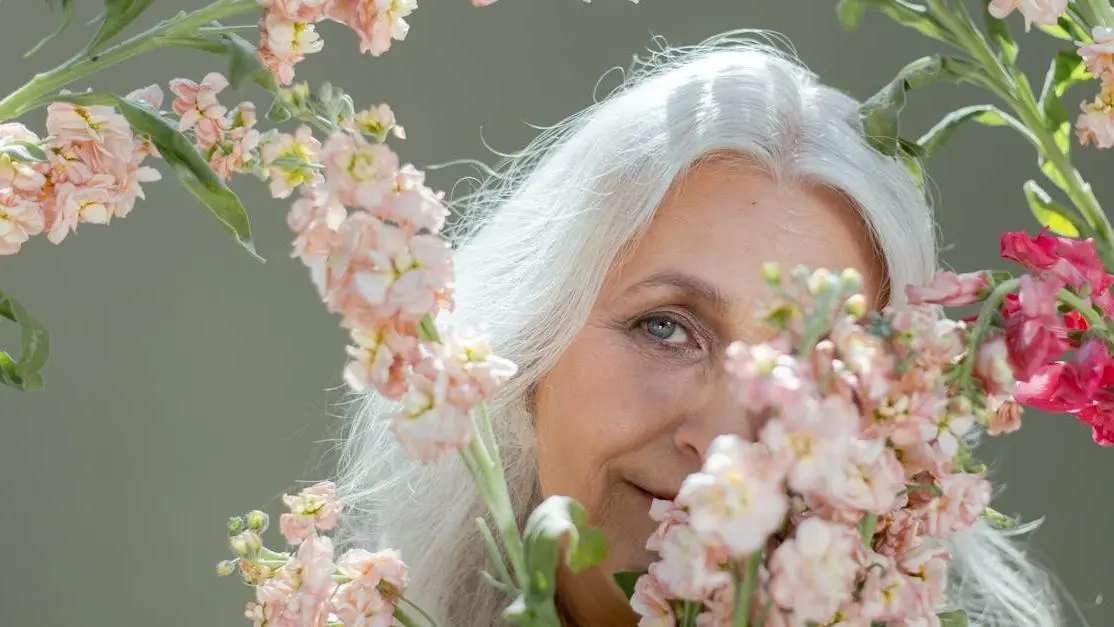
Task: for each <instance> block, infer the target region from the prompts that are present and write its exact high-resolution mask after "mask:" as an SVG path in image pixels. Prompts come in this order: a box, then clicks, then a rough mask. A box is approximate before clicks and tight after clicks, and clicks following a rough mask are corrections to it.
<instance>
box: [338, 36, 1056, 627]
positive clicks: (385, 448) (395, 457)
mask: <svg viewBox="0 0 1114 627" xmlns="http://www.w3.org/2000/svg"><path fill="white" fill-rule="evenodd" d="M858 106H859V103H857V102H856V101H855V100H854V99H852V98H850V97H849V96H847V95H845V94H843V93H841V92H839V91H837V90H835V89H832V88H830V87H826V86H824V85H822V84H820V83H819V82H818V81H817V79H816V77H815V76H814V75H813V74H812V73H810V72H809V71H808V70H807V69H806V68H804V67H803V66H802V65H801V64H800V63H799V62H797V61H796V60H795V58H794V57H793V56H792V55H791V54H789V53H785V52H782V51H780V50H779V49H778V48H776V47H774V46H771V45H769V44H768V43H766V42H762V41H757V40H755V39H753V38H752V37H746V36H740V33H732V34H727V35H722V36H719V37H716V38H713V39H711V40H708V41H705V42H703V43H701V44H699V45H696V46H693V47H686V48H670V47H664V46H663V47H662V49H661V50H658V51H654V52H653V53H652V54H651V55H650V56H649V58H647V59H645V60H641V61H636V63H635V64H634V66H633V68H632V70H631V71H630V72H629V73H628V76H627V77H626V79H625V80H624V81H623V84H622V85H621V86H620V87H619V88H617V89H616V90H615V91H614V92H613V93H611V94H609V95H608V96H607V97H606V98H604V99H603V100H602V101H600V102H597V103H596V104H594V105H592V106H590V107H588V108H587V109H585V110H584V111H582V112H580V113H579V114H577V115H574V116H573V117H571V118H569V119H567V120H565V121H564V122H562V123H561V124H559V125H557V126H555V127H553V128H550V129H547V130H546V131H544V132H543V133H542V134H541V135H540V136H539V137H538V138H537V139H536V140H535V141H534V142H533V143H531V144H530V145H529V146H528V147H527V148H526V149H525V150H524V151H523V152H521V153H520V154H518V155H515V156H513V157H511V158H508V159H507V160H505V162H504V163H503V164H502V167H501V168H500V169H499V173H498V174H497V175H495V176H492V177H489V178H488V180H487V181H485V184H484V186H483V187H482V188H481V189H480V190H479V191H478V192H477V193H476V194H474V195H472V196H471V197H470V198H468V199H467V203H466V204H467V207H465V209H466V213H465V215H464V216H463V218H462V221H461V223H460V233H459V234H460V236H461V237H460V241H459V242H458V252H457V253H456V256H455V267H456V309H455V311H454V313H453V314H452V316H453V317H454V319H457V320H459V321H461V322H464V323H466V324H471V325H476V326H479V327H480V328H481V329H482V330H483V331H484V332H485V333H486V335H487V336H488V337H489V338H490V341H491V344H492V347H493V349H494V351H495V352H496V353H497V354H499V355H501V356H503V357H506V358H508V359H510V360H512V361H514V362H515V363H516V364H517V365H518V366H519V372H518V374H517V375H516V376H515V377H514V378H513V379H512V380H511V381H510V383H509V384H508V385H507V386H506V387H505V389H503V390H502V391H501V393H500V395H499V396H498V398H496V399H495V400H494V402H493V403H491V405H490V412H489V413H490V415H491V418H492V421H493V423H494V428H495V431H496V437H497V439H498V442H499V445H500V449H501V451H502V455H503V461H504V465H505V470H506V475H507V480H508V483H509V487H510V495H511V499H512V501H513V504H514V507H515V510H516V513H517V515H518V517H519V520H520V523H521V522H523V521H524V520H525V517H526V516H527V515H528V514H529V512H530V511H531V510H532V509H533V507H534V506H535V505H536V504H537V503H538V502H539V498H540V496H539V490H538V480H537V470H536V464H535V457H534V444H535V442H534V438H535V436H534V431H533V425H532V401H531V391H532V389H533V387H534V384H535V383H536V382H537V381H538V379H539V377H541V376H542V375H543V374H544V373H546V372H547V371H549V370H550V369H551V368H552V367H553V366H554V364H555V363H556V362H557V360H558V359H559V358H560V357H561V354H562V353H563V352H564V350H565V348H566V347H567V346H568V345H569V344H570V342H572V340H573V337H574V336H575V335H576V334H577V333H578V331H579V330H580V329H581V327H582V326H583V323H584V321H585V319H586V317H587V315H588V312H589V310H590V308H591V307H592V305H593V303H594V301H595V299H596V295H597V293H598V291H599V289H600V286H601V283H602V282H603V279H604V276H605V274H606V273H607V271H608V269H609V268H610V267H611V266H612V264H613V262H614V261H615V260H616V258H617V256H618V255H619V254H620V251H621V250H622V249H624V245H625V244H627V243H628V242H631V241H632V240H634V239H635V238H636V237H637V236H638V235H639V234H640V233H641V232H643V231H644V230H645V229H646V227H647V225H648V224H649V222H650V220H651V218H653V216H654V213H655V210H656V209H657V207H658V205H659V203H660V202H661V201H662V198H663V196H664V195H665V193H666V191H667V189H668V188H669V187H670V185H671V184H672V183H673V182H674V181H675V180H676V179H677V178H678V176H680V175H682V174H683V173H684V172H685V171H686V169H688V168H690V167H691V166H692V165H693V164H694V163H697V162H699V161H700V160H701V159H704V158H707V157H708V156H710V155H713V154H720V153H732V154H738V155H741V156H745V157H746V158H747V159H749V160H751V161H753V162H755V163H756V164H758V165H760V166H761V167H763V168H765V169H766V170H768V171H769V172H770V174H771V175H772V176H774V177H775V178H776V179H777V180H779V181H786V182H790V183H792V182H801V183H805V184H810V185H820V186H825V187H828V188H832V189H834V190H837V191H839V192H840V193H842V194H843V195H844V196H845V197H846V198H847V199H848V200H849V201H850V202H852V203H853V204H854V205H855V206H856V207H857V208H858V210H859V212H860V213H861V216H862V218H863V221H864V223H865V224H866V225H867V226H868V227H869V229H870V231H871V233H872V235H873V238H874V242H875V243H876V247H877V251H878V254H879V255H880V256H881V258H882V261H884V267H885V270H886V276H887V279H888V282H889V284H890V285H894V286H898V287H900V286H903V285H906V284H908V283H918V282H923V281H925V280H927V279H928V278H929V277H930V276H931V274H932V273H933V272H934V271H935V269H936V263H937V259H936V243H935V225H934V222H933V220H932V215H931V211H930V209H929V207H928V206H927V204H926V201H925V199H924V198H923V196H922V194H921V192H920V191H919V190H918V188H917V186H916V184H915V182H914V180H913V179H912V177H911V176H910V174H909V173H908V171H907V170H906V169H905V167H904V165H903V164H902V163H901V162H900V161H898V160H897V159H894V158H891V157H887V156H884V155H882V154H880V153H878V152H876V151H875V150H873V149H872V148H871V147H870V146H869V145H868V143H867V141H866V140H865V138H864V135H863V131H862V127H861V124H860V119H859V114H858ZM754 271H755V272H758V269H757V268H755V269H754ZM902 292H903V290H901V289H894V290H892V293H891V294H890V296H889V297H890V299H891V302H894V303H899V302H900V300H901V299H902V298H903V293H902ZM390 410H391V405H390V403H388V402H385V401H384V400H383V399H381V398H379V397H376V396H369V397H366V398H363V399H360V401H359V402H358V403H356V406H355V411H354V412H352V414H351V416H350V422H349V424H348V425H347V432H346V434H345V439H344V442H343V448H342V451H341V460H340V471H339V477H338V482H337V483H338V486H339V490H340V493H341V495H342V499H343V501H344V503H345V508H346V509H345V514H344V516H343V518H342V524H341V529H340V533H339V534H338V537H339V539H340V540H341V544H342V545H352V546H362V547H365V548H376V547H384V546H390V547H393V548H396V549H399V550H401V551H402V555H403V559H404V560H406V561H407V563H408V564H409V565H410V569H411V570H410V573H411V585H410V590H411V593H412V596H413V597H414V598H416V599H417V600H418V601H419V602H420V603H421V604H422V605H423V607H425V608H426V609H427V610H429V611H431V613H432V614H433V615H434V616H435V617H436V618H437V619H438V620H439V621H440V622H441V624H443V625H447V626H449V627H458V626H463V625H467V626H484V625H495V624H500V623H501V619H500V613H501V610H502V608H503V607H504V606H505V605H506V603H507V601H508V600H507V599H505V598H503V597H502V596H501V595H500V593H498V592H497V591H495V590H494V589H493V588H491V587H490V586H487V585H486V584H485V583H484V582H483V581H482V580H481V578H480V577H479V576H478V571H480V570H483V569H489V568H490V564H488V563H487V558H486V553H485V552H484V550H483V547H482V544H481V541H480V538H479V535H478V533H477V532H476V528H475V525H474V519H475V518H477V517H480V516H484V515H485V512H484V510H483V507H482V504H481V502H480V500H479V498H478V495H477V493H476V491H475V489H474V488H473V487H472V485H471V482H470V480H469V476H468V474H467V473H466V471H465V469H464V467H463V466H462V465H461V464H460V462H459V460H457V459H455V458H454V457H453V456H448V457H447V458H446V459H443V460H441V461H440V462H438V463H436V464H434V465H432V466H428V467H427V466H422V465H420V464H417V463H415V462H411V461H409V460H407V459H405V458H404V457H403V455H402V453H401V451H400V448H399V446H398V445H397V443H396V442H395V439H394V437H393V436H392V435H391V434H390V432H389V431H388V429H387V424H386V422H385V420H384V416H385V414H387V413H389V411H390ZM952 548H953V549H954V560H953V562H952V568H953V572H952V582H951V583H952V593H951V594H952V596H951V598H952V599H953V601H954V603H955V604H956V605H957V606H958V607H959V608H961V609H964V610H966V611H967V612H968V614H969V616H970V618H971V622H972V624H977V625H984V626H999V625H1001V626H1005V625H1009V626H1011V627H1051V626H1053V625H1058V624H1060V619H1059V618H1058V615H1057V607H1058V603H1057V602H1056V595H1055V593H1054V591H1053V589H1052V586H1051V584H1050V580H1049V577H1048V576H1047V575H1046V574H1045V573H1044V572H1043V571H1042V570H1041V569H1039V568H1037V567H1036V566H1034V565H1031V564H1030V562H1029V561H1028V559H1027V557H1026V555H1025V553H1024V552H1023V551H1022V550H1021V549H1020V548H1019V547H1017V546H1015V544H1014V543H1013V542H1012V540H1010V539H1009V538H1007V537H1006V536H1005V535H1004V534H1003V533H1002V532H999V531H996V530H993V529H991V528H990V527H989V526H987V525H984V524H981V523H980V524H979V525H977V526H976V527H975V529H974V530H972V531H971V532H969V533H966V534H963V535H961V536H960V537H957V538H955V539H954V541H953V542H952Z"/></svg>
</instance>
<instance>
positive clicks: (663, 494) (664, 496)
mask: <svg viewBox="0 0 1114 627" xmlns="http://www.w3.org/2000/svg"><path fill="white" fill-rule="evenodd" d="M631 485H632V486H634V487H635V489H636V490H638V491H639V492H641V493H643V494H645V495H646V496H648V497H650V498H652V499H657V500H659V501H673V500H675V499H676V498H677V493H676V492H672V491H667V490H660V489H656V488H648V487H645V486H643V485H641V484H638V483H633V482H632V483H631Z"/></svg>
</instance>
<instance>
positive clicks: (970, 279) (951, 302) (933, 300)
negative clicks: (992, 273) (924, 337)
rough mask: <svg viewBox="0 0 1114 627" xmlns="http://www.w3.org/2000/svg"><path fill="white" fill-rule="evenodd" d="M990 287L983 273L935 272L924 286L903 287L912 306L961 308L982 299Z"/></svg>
mask: <svg viewBox="0 0 1114 627" xmlns="http://www.w3.org/2000/svg"><path fill="white" fill-rule="evenodd" d="M989 286H990V283H989V281H988V280H987V278H986V273H985V272H968V273H965V274H956V273H954V272H937V273H936V275H935V276H933V277H932V280H931V281H929V282H928V283H926V284H925V285H920V286H915V285H909V286H906V287H905V295H906V297H907V298H908V299H909V302H910V303H912V304H914V305H920V304H930V305H942V306H944V307H962V306H964V305H970V304H971V303H977V302H979V300H980V299H981V298H984V297H985V296H986V293H987V288H988V287H989Z"/></svg>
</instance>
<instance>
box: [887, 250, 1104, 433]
mask: <svg viewBox="0 0 1114 627" xmlns="http://www.w3.org/2000/svg"><path fill="white" fill-rule="evenodd" d="M1001 255H1002V257H1003V258H1005V259H1009V260H1011V261H1014V262H1016V263H1018V264H1020V265H1021V266H1022V267H1024V268H1025V269H1026V270H1027V273H1026V274H1024V275H1022V276H1021V277H1020V278H1018V279H1016V280H1014V281H1012V282H1011V285H1013V286H1014V287H1016V291H1009V292H1008V293H1006V294H1004V296H1003V298H1002V302H1001V305H1000V306H999V307H998V309H997V310H996V312H995V313H996V318H995V319H993V320H991V321H990V322H991V326H990V329H989V333H990V337H989V339H987V340H984V341H983V343H982V347H981V349H980V350H981V352H982V353H983V354H992V353H993V354H995V355H1001V354H1005V355H1007V356H1008V359H1009V367H1010V369H1011V370H1012V371H1013V372H1014V373H1015V375H1016V377H1017V379H1018V381H1019V382H1020V383H1019V384H1018V385H1017V387H1016V388H1015V389H1013V390H1011V391H1012V394H1013V397H1014V399H1016V400H1017V401H1018V402H1020V403H1022V404H1024V405H1028V406H1031V407H1034V408H1037V409H1043V410H1046V411H1050V412H1055V413H1067V414H1072V415H1074V416H1076V417H1077V418H1079V419H1080V420H1081V421H1083V422H1084V423H1086V424H1088V425H1090V426H1091V429H1092V433H1093V437H1094V440H1095V442H1097V443H1098V444H1101V445H1103V446H1114V358H1112V357H1111V348H1112V345H1111V337H1110V333H1109V329H1108V327H1107V322H1106V321H1108V320H1110V319H1111V316H1114V295H1112V294H1111V292H1110V288H1111V287H1112V286H1114V275H1111V274H1110V273H1108V272H1107V270H1106V268H1105V267H1104V266H1103V263H1102V260H1101V259H1100V258H1099V255H1098V253H1097V251H1096V250H1095V245H1094V242H1093V241H1092V240H1079V239H1073V238H1069V237H1062V236H1056V235H1051V234H1049V233H1048V232H1047V231H1041V232H1040V233H1038V234H1037V235H1036V236H1030V235H1028V234H1026V233H1024V232H1011V233H1005V234H1003V235H1002V238H1001ZM979 281H982V284H981V285H982V286H981V287H978V286H976V287H974V288H972V287H970V286H971V285H973V284H975V283H978V282H979ZM985 281H986V275H985V274H978V275H961V276H957V275H940V276H938V277H937V283H938V285H940V286H943V285H948V284H950V286H951V289H952V290H953V292H954V295H953V296H952V297H948V296H945V295H944V293H945V292H947V291H948V288H946V287H945V288H943V289H942V291H941V290H937V291H927V290H925V289H921V288H912V289H910V290H909V295H910V297H911V298H912V299H914V300H916V301H918V302H925V303H933V304H940V305H949V306H952V305H964V304H970V303H974V302H978V301H980V300H983V299H985V298H987V296H988V291H989V290H988V288H987V284H986V282H985ZM964 285H967V286H968V287H966V288H965V287H963V286H964ZM1061 302H1067V303H1069V306H1068V307H1061ZM995 304H996V303H995Z"/></svg>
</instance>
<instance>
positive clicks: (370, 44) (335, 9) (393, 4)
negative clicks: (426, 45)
mask: <svg viewBox="0 0 1114 627" xmlns="http://www.w3.org/2000/svg"><path fill="white" fill-rule="evenodd" d="M416 8H418V2H417V0H333V2H331V3H330V4H329V5H328V8H327V9H326V13H327V15H328V16H329V18H330V19H332V20H334V21H336V22H340V23H342V24H345V25H346V26H348V27H349V28H351V29H352V30H354V31H356V34H357V35H359V36H360V52H370V53H371V55H372V56H376V57H377V56H379V55H381V54H383V53H384V52H386V51H387V50H388V49H390V47H391V40H398V41H402V40H403V39H406V34H407V33H408V32H409V30H410V25H409V24H407V23H406V19H405V18H406V17H407V16H408V15H410V14H411V13H413V12H414V9H416Z"/></svg>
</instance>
